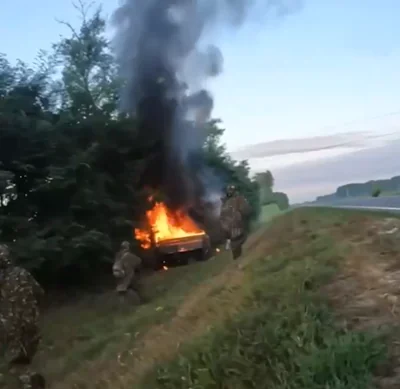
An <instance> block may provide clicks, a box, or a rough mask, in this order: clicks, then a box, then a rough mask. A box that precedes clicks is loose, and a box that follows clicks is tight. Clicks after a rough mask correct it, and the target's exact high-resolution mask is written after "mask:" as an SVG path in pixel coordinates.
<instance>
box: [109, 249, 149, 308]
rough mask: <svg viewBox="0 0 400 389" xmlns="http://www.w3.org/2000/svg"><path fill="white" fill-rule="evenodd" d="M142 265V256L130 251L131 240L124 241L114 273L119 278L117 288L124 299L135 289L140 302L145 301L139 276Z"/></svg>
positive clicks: (117, 256)
mask: <svg viewBox="0 0 400 389" xmlns="http://www.w3.org/2000/svg"><path fill="white" fill-rule="evenodd" d="M141 265H142V260H141V258H139V257H138V256H137V255H135V254H133V253H132V252H131V251H130V244H129V242H127V241H124V242H122V243H121V248H120V250H119V251H118V253H117V255H116V256H115V261H114V265H113V275H114V277H115V278H116V279H117V287H116V290H117V292H118V294H119V295H120V296H121V297H122V298H123V299H125V297H126V295H127V294H128V293H129V292H132V291H133V292H134V293H135V294H136V295H137V297H138V298H139V300H140V302H144V301H143V296H142V293H141V288H140V285H139V276H138V271H139V268H140V266H141Z"/></svg>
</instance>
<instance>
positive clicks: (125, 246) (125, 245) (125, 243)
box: [121, 240, 131, 250]
mask: <svg viewBox="0 0 400 389" xmlns="http://www.w3.org/2000/svg"><path fill="white" fill-rule="evenodd" d="M130 247H131V245H130V244H129V242H128V241H127V240H124V241H123V242H122V243H121V249H124V250H129V249H130Z"/></svg>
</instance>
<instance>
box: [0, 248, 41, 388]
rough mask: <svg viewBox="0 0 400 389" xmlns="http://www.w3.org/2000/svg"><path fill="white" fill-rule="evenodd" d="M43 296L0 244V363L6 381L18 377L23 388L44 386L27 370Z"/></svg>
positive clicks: (36, 339) (36, 340)
mask: <svg viewBox="0 0 400 389" xmlns="http://www.w3.org/2000/svg"><path fill="white" fill-rule="evenodd" d="M43 296H44V291H43V289H42V288H41V287H40V285H39V284H38V283H37V282H36V280H35V279H34V278H33V276H32V275H31V274H30V273H29V272H28V271H27V270H25V269H23V268H20V267H17V266H15V265H14V264H13V262H12V260H11V258H10V252H9V249H8V247H7V246H6V245H0V357H1V364H2V369H7V370H8V373H9V374H7V375H8V376H9V378H11V379H12V378H14V377H15V376H19V381H20V384H21V386H22V388H24V389H31V388H32V389H33V388H35V389H36V388H44V385H45V383H44V378H43V377H42V376H41V375H40V374H37V373H34V372H32V371H30V369H29V364H30V363H31V361H32V358H33V357H34V355H35V354H36V351H37V348H38V345H39V342H40V333H39V326H38V321H39V304H40V301H41V300H42V298H43ZM3 378H4V376H3ZM0 387H1V381H0Z"/></svg>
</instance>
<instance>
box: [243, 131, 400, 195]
mask: <svg viewBox="0 0 400 389" xmlns="http://www.w3.org/2000/svg"><path fill="white" fill-rule="evenodd" d="M307 143H308V148H307V147H306V146H307ZM344 143H345V146H344V145H343V144H344ZM328 145H329V146H330V147H329V148H328V147H327V146H328ZM255 146H260V147H259V150H261V146H262V147H263V150H264V155H266V154H267V155H268V156H267V157H264V158H249V159H248V160H249V164H250V167H251V169H252V170H253V172H257V171H260V170H266V169H268V168H270V169H271V170H272V172H273V174H274V177H275V187H276V190H280V191H284V192H286V193H287V194H288V195H289V197H290V199H291V201H292V202H301V201H306V200H313V199H314V198H315V197H316V196H320V195H323V194H328V193H332V192H334V191H335V190H336V188H337V187H338V186H340V185H343V184H347V183H350V182H365V181H368V180H371V179H380V178H389V177H392V176H394V175H398V174H400V159H399V157H398V156H399V155H400V133H398V132H397V133H391V134H381V135H377V134H371V133H358V134H350V133H349V134H338V135H331V136H329V137H318V138H304V139H301V140H299V139H296V140H288V141H276V142H269V143H265V144H263V145H255ZM255 146H249V147H252V148H254V147H255ZM253 150H254V149H253ZM247 152H249V150H247ZM271 152H274V153H275V154H271Z"/></svg>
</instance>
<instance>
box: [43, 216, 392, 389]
mask: <svg viewBox="0 0 400 389" xmlns="http://www.w3.org/2000/svg"><path fill="white" fill-rule="evenodd" d="M266 214H267V213H266ZM270 215H271V213H270ZM384 216H385V215H378V214H375V213H374V214H371V215H368V216H366V215H365V214H364V213H360V212H349V211H336V210H331V209H329V210H326V209H315V210H314V209H306V210H296V211H294V212H290V213H288V214H286V215H284V216H282V217H280V218H278V219H276V220H274V222H273V223H272V225H271V226H269V227H267V226H266V227H262V228H260V229H259V230H258V231H257V232H256V233H255V234H253V235H252V236H251V237H250V239H249V241H248V243H247V247H246V252H245V257H244V258H243V259H241V260H240V261H239V262H233V261H231V259H230V258H229V256H228V255H227V254H226V253H221V254H220V255H218V257H217V258H216V259H214V260H210V261H209V262H207V263H199V264H195V265H193V266H187V267H183V268H179V269H171V270H169V271H166V272H160V273H157V274H155V275H154V276H152V277H150V278H148V279H147V280H146V285H145V286H146V290H147V293H148V295H149V297H150V298H151V301H150V303H149V304H146V305H144V306H141V307H139V308H136V309H135V308H134V307H126V306H125V307H118V305H117V304H116V302H115V300H114V296H113V294H110V295H104V296H94V297H93V298H92V299H90V298H87V299H85V300H84V301H82V302H81V303H79V304H78V305H73V306H64V307H60V308H59V309H57V310H54V311H52V312H49V313H48V314H47V315H46V317H45V322H44V328H45V331H44V334H45V340H44V346H45V347H43V350H42V352H41V354H40V355H39V356H38V358H37V360H36V364H38V365H39V366H40V367H41V370H43V371H44V372H45V373H46V374H47V375H48V377H49V378H50V380H51V381H52V383H53V386H52V388H55V389H64V388H73V387H75V388H82V389H83V388H113V389H118V388H127V389H133V388H135V389H136V388H142V389H149V388H160V389H161V388H165V389H169V388H171V389H172V388H174V389H175V388H176V389H178V388H182V389H186V388H193V389H202V388H204V389H205V388H207V389H211V388H221V389H242V388H243V389H244V388H271V389H278V388H279V389H280V388H282V389H283V388H288V389H289V388H293V389H295V388H299V389H300V388H301V389H306V388H307V389H314V388H315V389H317V388H318V389H319V388H321V389H328V388H329V389H344V388H346V389H347V388H348V389H358V388H360V389H361V388H367V387H368V382H370V380H371V375H372V371H373V369H374V368H375V366H376V365H378V364H380V362H381V361H383V360H384V355H385V347H384V343H383V342H382V340H381V339H380V337H379V336H380V334H379V333H378V332H377V331H376V328H377V326H376V325H366V324H365V323H364V322H365V318H366V317H367V318H368V319H369V318H370V319H371V320H370V321H368V323H370V322H371V323H372V319H373V318H374V317H375V316H376V315H377V314H376V309H375V307H374V309H372V310H370V308H371V307H367V308H368V309H369V310H368V312H366V311H364V306H365V304H364V305H363V304H361V303H360V304H358V305H357V304H356V302H357V301H355V302H354V304H352V297H353V296H354V298H355V296H361V297H360V299H361V300H362V299H363V296H364V295H365V290H364V289H368V288H367V285H366V286H365V288H364V289H362V288H361V287H360V290H358V289H357V290H352V291H351V293H350V295H348V294H347V295H346V294H344V292H343V291H344V290H347V286H346V285H347V284H346V283H345V284H338V282H339V281H337V280H339V278H338V274H346V272H348V273H349V274H350V270H349V269H353V268H354V269H356V264H357V263H358V262H357V261H358V260H359V258H360V257H362V258H365V260H366V261H367V260H368V258H369V256H371V255H372V253H373V250H372V249H371V247H369V246H368V244H369V243H368V241H366V240H365V237H369V238H368V239H369V240H371V239H372V240H374V239H375V238H374V235H373V234H374V232H371V231H369V230H368V228H367V227H366V226H369V225H373V224H374V223H375V220H379V219H382V218H383V217H384ZM265 219H270V216H268V217H265ZM371 237H372V238H371ZM368 239H367V240H368ZM379 239H380V238H379ZM374 244H375V246H379V244H383V243H382V242H381V241H379V242H378V241H376V240H374ZM385 244H387V242H386V243H385ZM389 245H391V243H389ZM391 248H393V247H392V246H391ZM355 252H357V253H358V254H357V256H356V255H354V253H355ZM356 259H357V261H356ZM370 259H371V262H368V264H370V265H371V266H375V264H376V260H375V257H371V258H370ZM372 259H373V261H372ZM382 263H383V262H382ZM365 264H367V262H365ZM368 266H369V265H368ZM360 269H361V270H362V269H364V264H363V267H361V268H360ZM360 269H358V268H357V271H356V270H354V273H351V276H349V279H350V280H351V283H349V284H348V285H353V284H354V285H356V286H357V288H358V287H359V286H360V285H361V286H363V281H364V278H363V279H362V280H360V282H356V278H357V277H359V276H360V275H362V271H360ZM368 269H369V270H368V274H367V275H368V277H370V275H371V274H373V273H374V271H372V272H371V269H370V268H368ZM374 274H375V273H374ZM367 275H366V276H367ZM381 276H382V275H379V274H378V273H377V278H376V279H368V282H369V283H371V282H372V283H373V282H376V285H377V286H376V289H377V290H378V289H379V287H380V286H379V287H378V281H379V280H381V279H382V277H381ZM340 280H341V278H340ZM340 282H342V281H340ZM325 285H330V287H332V288H333V289H329V288H328V287H327V286H325ZM337 285H340V287H338V286H337ZM379 285H380V284H379ZM336 287H337V289H335V288H336ZM321 291H322V292H323V293H321ZM386 294H388V293H386ZM381 295H382V293H381V294H380V296H381ZM349 296H350V297H349ZM375 297H376V298H375ZM373 298H375V300H373ZM371 299H372V300H373V301H374V302H375V303H376V305H377V307H379V308H381V309H382V311H381V313H380V316H379V317H380V318H381V319H382V320H381V321H382V323H383V324H386V325H390V326H391V325H392V321H393V320H392V319H393V317H394V316H393V315H391V314H390V309H388V306H386V305H385V304H384V303H382V301H383V300H382V299H381V298H380V299H379V298H378V295H376V296H372V297H371V296H370V297H369V300H368V301H370V300H371ZM385 301H386V300H385ZM388 301H389V300H388ZM354 307H356V308H357V309H358V311H357V312H356V313H354V312H355V311H354V309H355V308H354ZM368 315H369V316H368ZM356 316H357V317H358V318H359V317H363V320H364V321H362V323H363V326H360V327H357V326H356V325H353V326H350V325H347V324H343V323H350V322H351V323H352V322H353V321H354V320H353V319H354V318H355V317H356ZM383 319H384V320H383ZM378 335H379V336H378ZM389 351H390V350H389ZM382 387H383V386H382ZM386 388H391V387H390V386H385V389H386ZM393 388H395V386H393Z"/></svg>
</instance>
